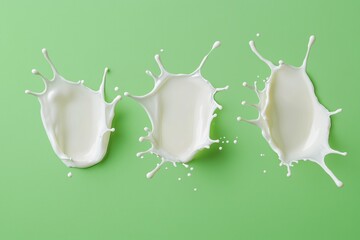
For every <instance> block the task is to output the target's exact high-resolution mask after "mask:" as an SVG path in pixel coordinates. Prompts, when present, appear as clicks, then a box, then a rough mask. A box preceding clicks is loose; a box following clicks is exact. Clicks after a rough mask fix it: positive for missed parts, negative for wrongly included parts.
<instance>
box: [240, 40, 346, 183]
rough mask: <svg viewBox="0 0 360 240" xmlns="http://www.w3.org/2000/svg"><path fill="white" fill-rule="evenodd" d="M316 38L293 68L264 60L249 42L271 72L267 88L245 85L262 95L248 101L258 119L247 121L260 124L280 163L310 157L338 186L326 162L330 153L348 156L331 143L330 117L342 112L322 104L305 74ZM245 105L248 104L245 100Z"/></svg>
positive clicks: (337, 181) (288, 163) (338, 181)
mask: <svg viewBox="0 0 360 240" xmlns="http://www.w3.org/2000/svg"><path fill="white" fill-rule="evenodd" d="M314 40H315V37H314V36H311V37H310V40H309V43H308V49H307V52H306V56H305V59H304V61H303V64H302V65H301V66H300V67H294V66H291V65H287V64H284V62H283V61H279V66H276V65H274V64H273V63H272V62H271V61H269V60H267V59H265V58H264V57H263V56H261V55H260V53H259V52H258V51H257V49H256V48H255V44H254V41H250V47H251V50H252V51H253V52H254V53H255V54H256V55H257V56H258V58H259V59H260V60H261V61H263V62H264V63H265V64H267V65H268V66H269V68H270V69H271V75H270V77H269V79H268V80H267V81H265V88H264V89H263V90H259V89H258V88H257V86H256V82H255V84H254V86H249V85H248V84H247V83H246V82H244V83H243V86H244V87H248V88H250V89H252V90H253V91H254V92H255V93H256V94H257V96H258V98H259V103H258V104H249V105H250V106H253V107H255V108H256V109H257V110H258V111H259V115H258V118H257V119H255V120H244V119H242V118H241V117H238V121H246V122H248V123H251V124H254V125H256V126H258V127H259V128H260V129H261V130H262V135H263V136H264V138H265V139H266V141H267V142H268V143H269V145H270V147H271V148H272V149H273V150H274V151H275V152H276V153H277V154H278V156H279V159H280V161H281V163H280V166H281V165H285V166H286V167H287V169H288V174H287V175H288V176H290V175H291V172H290V167H291V166H293V162H295V163H297V162H298V161H299V160H310V161H312V162H315V163H317V164H319V165H320V166H321V167H322V168H323V169H324V170H325V172H326V173H327V174H328V175H329V176H330V177H331V178H332V179H333V180H334V182H335V183H336V185H337V186H338V187H341V186H342V185H343V184H342V182H341V181H340V180H339V179H337V178H336V176H335V175H334V174H333V173H332V171H331V170H330V169H329V168H328V167H327V166H326V164H325V160H324V159H325V156H326V155H328V154H331V153H336V154H340V155H346V152H339V151H336V150H334V149H332V148H331V147H330V146H329V142H328V139H329V133H330V125H331V123H330V116H331V115H334V114H336V113H339V112H341V109H338V110H336V111H334V112H329V111H328V110H327V109H326V108H325V107H324V106H323V105H322V104H320V103H319V101H318V99H317V97H316V95H315V92H314V87H313V84H312V82H311V80H310V78H309V76H308V75H307V73H306V64H307V59H308V56H309V52H310V48H311V46H312V44H313V43H314ZM244 104H246V103H244Z"/></svg>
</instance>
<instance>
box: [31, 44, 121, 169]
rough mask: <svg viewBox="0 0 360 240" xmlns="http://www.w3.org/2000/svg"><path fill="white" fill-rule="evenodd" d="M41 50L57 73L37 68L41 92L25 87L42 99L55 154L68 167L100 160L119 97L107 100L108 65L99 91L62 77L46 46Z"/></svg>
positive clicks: (42, 112)
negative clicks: (48, 74)
mask: <svg viewBox="0 0 360 240" xmlns="http://www.w3.org/2000/svg"><path fill="white" fill-rule="evenodd" d="M42 53H43V55H44V57H45V59H46V60H47V62H48V63H49V65H50V67H51V69H52V72H53V74H54V76H53V78H52V79H51V80H49V79H47V78H45V77H44V76H43V75H42V74H41V73H40V72H39V71H37V70H36V69H33V70H32V73H33V74H35V75H39V76H40V77H41V78H42V80H43V82H44V84H45V89H44V91H43V92H41V93H34V92H32V91H29V90H26V91H25V93H27V94H31V95H34V96H36V97H37V98H38V100H39V101H40V106H41V119H42V122H43V125H44V128H45V131H46V133H47V135H48V137H49V140H50V143H51V145H52V147H53V149H54V151H55V153H56V155H57V156H58V157H59V158H60V159H61V160H62V161H63V163H64V164H65V165H66V166H68V167H78V168H86V167H90V166H92V165H95V164H96V163H98V162H100V161H101V160H102V159H103V157H104V156H105V154H106V150H107V146H108V142H109V138H110V132H113V131H114V130H115V129H114V128H111V123H112V120H113V117H114V108H115V106H116V104H117V102H118V101H119V100H120V98H121V97H120V96H117V97H116V98H115V99H114V100H113V101H112V102H111V103H107V102H106V101H105V96H104V91H105V90H104V88H105V79H106V74H107V72H108V68H105V71H104V75H103V79H102V83H101V85H100V89H99V90H98V91H94V90H92V89H90V88H88V87H86V86H84V85H83V83H84V81H83V80H82V81H79V82H76V83H75V82H70V81H68V80H66V79H65V78H63V77H62V76H61V75H60V74H59V73H58V71H57V70H56V68H55V67H54V65H53V63H52V62H51V60H50V58H49V56H48V53H47V51H46V49H43V50H42Z"/></svg>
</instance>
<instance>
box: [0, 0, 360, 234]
mask: <svg viewBox="0 0 360 240" xmlns="http://www.w3.org/2000/svg"><path fill="white" fill-rule="evenodd" d="M94 2H95V1H56V2H55V1H53V2H51V1H38V0H36V1H35V0H34V1H22V2H19V1H1V3H0V31H1V32H0V69H1V71H0V78H1V80H0V89H1V95H0V109H1V119H0V122H1V124H0V128H1V129H0V130H1V131H0V132H1V140H0V149H1V150H0V151H1V161H0V170H1V172H0V189H1V196H0V239H7V240H8V239H175V240H177V239H359V237H360V228H359V227H358V224H359V221H360V219H359V214H360V205H359V204H360V203H359V200H360V186H359V183H360V177H359V169H360V161H359V158H360V154H359V146H358V145H359V138H358V137H359V136H360V132H359V130H360V127H359V119H360V112H359V103H360V101H359V98H360V96H359V94H358V91H359V90H358V89H359V87H360V83H359V80H358V78H359V71H358V69H359V67H358V64H359V53H360V51H359V50H360V45H359V44H358V43H359V42H360V34H359V26H358V24H359V20H360V18H359V13H358V11H359V9H360V4H359V2H357V1H355V0H354V1H339V2H331V1H330V2H325V1H229V0H223V1H194V0H182V1H145V0H143V1H130V0H129V1H115V0H114V1H96V3H94ZM256 33H260V34H261V36H260V37H258V38H257V37H256ZM311 34H315V35H316V38H317V39H316V43H315V45H314V47H313V49H312V51H311V54H310V59H309V67H308V72H309V74H310V76H311V78H312V80H313V82H314V85H315V87H316V93H317V95H318V97H319V99H320V101H321V102H322V103H323V104H324V105H325V106H326V107H327V108H328V109H330V110H335V109H336V108H339V107H342V108H343V109H344V111H343V113H341V114H338V115H336V116H334V117H333V118H332V123H333V127H332V132H331V139H330V143H331V146H332V147H334V148H335V149H339V150H342V151H347V152H348V153H349V154H348V156H347V157H342V156H339V155H331V156H328V157H327V158H326V160H327V163H328V165H329V167H330V168H331V169H332V170H333V171H334V173H335V174H336V175H337V176H338V177H339V178H340V179H341V180H342V181H343V182H344V184H345V186H344V187H343V188H342V189H339V188H337V187H336V186H335V184H334V183H333V181H332V180H331V179H330V177H328V176H327V175H326V174H325V172H324V171H323V170H322V169H321V168H320V167H319V166H317V165H315V164H312V163H310V162H301V163H299V164H298V165H296V166H295V167H294V168H293V169H292V174H293V175H292V176H291V177H290V178H287V177H286V169H285V168H284V167H279V161H278V159H277V156H276V154H275V153H274V152H273V151H272V150H271V149H270V148H269V147H268V145H267V143H266V141H265V140H264V139H263V138H262V136H261V133H260V130H259V129H257V128H255V127H254V126H251V125H247V124H245V123H238V122H236V121H235V118H236V116H238V115H242V116H244V117H247V118H251V117H254V116H256V112H255V111H254V110H253V109H249V108H245V107H242V106H241V104H240V102H241V101H242V100H244V99H246V100H248V101H249V102H252V101H255V100H256V97H255V95H254V94H253V93H252V92H251V91H249V90H247V89H244V88H243V87H242V86H241V83H242V82H243V81H248V82H252V81H254V80H256V79H257V78H256V76H257V75H260V77H261V79H263V78H265V77H266V75H267V74H269V69H268V68H267V66H266V65H265V64H263V63H262V62H261V61H259V60H258V58H257V57H256V56H255V55H254V54H253V53H252V52H251V51H250V48H249V46H248V41H249V40H250V39H254V40H255V41H256V44H257V47H258V49H259V51H260V52H261V53H262V54H263V55H264V56H266V57H267V58H269V59H271V60H272V61H274V62H277V61H278V60H279V59H283V60H284V61H285V62H286V63H290V64H294V65H297V66H298V65H300V64H301V62H302V60H303V57H304V55H305V51H306V46H307V43H308V37H309V35H311ZM215 40H221V41H222V46H221V47H220V48H219V49H216V50H215V51H214V52H213V54H212V55H211V56H210V58H209V61H208V62H207V63H206V66H205V67H204V70H203V74H204V76H205V77H206V78H207V79H208V80H209V81H211V83H212V84H213V85H214V86H215V87H223V86H225V85H230V89H229V90H228V91H227V92H222V93H219V94H218V95H217V96H216V100H217V101H218V102H219V103H220V104H222V105H223V106H224V109H223V111H220V112H218V115H219V116H218V118H216V119H215V120H214V122H213V124H212V128H211V136H212V138H218V137H222V136H226V138H227V139H230V140H233V139H234V138H235V137H236V136H238V144H236V145H235V144H233V143H229V144H224V146H223V148H224V149H223V150H222V151H218V145H216V144H214V145H213V146H212V148H211V149H210V150H203V151H202V152H201V153H199V154H198V155H197V157H196V159H195V160H194V161H193V162H191V166H193V167H194V168H195V169H194V171H193V176H191V177H187V176H186V174H187V172H188V170H186V169H185V168H183V167H177V168H173V167H171V166H170V165H169V169H168V170H164V169H163V170H161V171H160V172H159V173H158V174H157V175H156V176H155V177H154V178H153V179H152V180H150V181H149V180H147V179H146V178H145V174H146V172H147V171H149V170H150V169H152V168H153V167H154V165H155V163H156V162H157V161H158V160H157V159H156V158H155V157H153V156H148V157H145V159H138V158H136V157H135V154H136V152H137V151H140V150H145V149H147V148H148V146H149V144H148V143H139V142H138V138H139V137H140V136H141V135H143V134H144V131H143V128H144V126H149V120H148V118H147V116H146V114H145V112H144V111H143V109H142V108H141V107H140V106H139V105H138V104H137V103H135V102H134V101H132V100H131V99H128V98H123V100H122V101H120V103H119V105H118V107H117V109H116V118H115V120H114V122H113V126H114V127H115V128H116V129H117V131H116V132H115V133H114V134H112V137H111V139H110V140H111V142H110V145H109V150H108V155H107V157H106V158H105V159H104V161H103V162H101V163H100V164H98V165H96V166H94V167H91V168H89V169H72V170H71V171H72V172H73V175H74V176H73V177H72V178H68V177H67V176H66V175H67V173H68V171H69V169H67V168H66V167H65V165H64V164H63V163H62V162H61V161H60V160H59V159H58V158H57V157H56V155H55V154H54V153H53V150H52V148H51V146H50V143H49V141H48V138H47V136H46V134H45V131H44V129H43V126H42V122H41V119H40V114H39V109H40V107H39V103H38V101H37V100H36V99H35V98H34V97H32V96H28V95H25V94H24V90H25V89H31V90H35V91H36V90H39V91H40V90H41V89H43V85H42V82H41V81H40V80H38V78H37V77H36V76H32V74H31V71H30V70H31V69H32V68H34V67H35V68H37V69H38V70H39V71H41V72H42V73H44V74H45V75H46V76H51V72H50V68H49V66H48V65H47V63H46V62H45V60H44V59H43V57H42V54H41V48H43V47H46V48H47V49H48V51H49V54H50V56H51V57H52V59H53V61H54V63H55V65H56V66H57V68H58V70H59V71H60V73H61V74H62V75H63V76H65V77H66V78H68V79H70V80H74V81H77V80H80V79H85V84H86V85H87V86H89V87H91V88H94V89H97V88H98V86H99V84H100V81H101V76H102V72H103V68H104V67H105V66H108V67H110V69H111V72H110V73H109V76H108V84H107V99H108V100H111V99H113V98H114V96H115V95H116V93H115V92H114V90H113V89H114V87H115V86H119V88H120V92H121V94H122V93H123V92H124V91H129V92H131V93H133V94H139V95H140V94H144V93H146V92H148V91H149V90H150V89H151V88H152V86H153V81H152V79H151V78H149V77H148V76H146V74H145V70H146V69H150V70H152V71H153V72H155V73H157V72H158V68H157V66H156V63H155V61H154V59H153V56H154V54H155V53H158V52H159V50H160V49H161V48H163V49H164V52H163V54H162V58H163V62H164V65H165V66H166V68H167V69H168V70H169V71H171V72H174V73H189V72H192V71H193V70H194V69H195V68H196V67H197V66H198V64H199V62H200V60H201V59H202V57H203V56H204V55H205V53H207V51H208V50H209V49H210V47H211V45H212V44H213V42H214V41H215ZM260 153H264V154H265V157H260ZM263 170H267V173H266V174H264V173H263ZM178 177H181V178H182V179H183V180H182V181H178V180H177V179H178ZM194 187H196V188H197V189H198V191H197V192H194V191H193V188H194Z"/></svg>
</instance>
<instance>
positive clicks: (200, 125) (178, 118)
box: [125, 42, 228, 178]
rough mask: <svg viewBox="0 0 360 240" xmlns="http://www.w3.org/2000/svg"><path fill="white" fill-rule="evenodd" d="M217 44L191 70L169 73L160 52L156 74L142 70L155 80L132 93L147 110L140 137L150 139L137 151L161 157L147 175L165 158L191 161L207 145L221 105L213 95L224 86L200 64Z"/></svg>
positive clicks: (153, 172) (175, 160)
mask: <svg viewBox="0 0 360 240" xmlns="http://www.w3.org/2000/svg"><path fill="white" fill-rule="evenodd" d="M219 46H220V42H215V43H214V45H213V47H212V48H211V50H210V52H209V53H208V54H207V55H206V56H205V57H204V58H203V60H202V61H201V63H200V65H199V67H198V68H197V69H196V70H195V71H194V72H193V73H191V74H172V73H169V72H167V71H166V70H165V68H164V66H163V64H162V63H161V60H160V56H159V55H156V56H155V60H156V62H157V64H158V66H159V68H160V71H161V72H160V75H159V76H155V75H154V74H153V73H152V72H150V71H146V73H147V74H148V75H149V76H151V77H152V78H153V79H154V81H155V86H154V88H153V89H152V90H151V92H149V93H148V94H146V95H144V96H132V95H130V94H129V93H125V95H126V96H129V97H131V98H133V99H134V100H136V101H137V102H138V103H139V104H141V105H142V106H143V107H144V109H145V111H146V112H147V114H148V116H149V118H150V121H151V124H152V131H150V130H149V129H146V131H147V132H148V135H147V136H145V137H141V138H140V139H139V140H140V141H144V140H147V141H150V142H151V145H152V146H151V148H150V149H148V150H147V151H145V152H140V153H138V154H137V156H138V157H140V156H142V155H143V154H145V153H153V154H156V155H158V156H160V158H161V162H160V163H159V164H157V166H156V167H155V169H154V170H152V171H150V172H149V173H148V174H147V175H146V176H147V177H148V178H151V177H152V176H153V175H154V174H155V173H156V172H157V171H158V170H159V169H160V167H161V166H162V165H163V164H164V163H165V162H167V161H168V162H172V163H173V164H176V163H177V162H180V163H186V162H189V161H191V159H192V158H193V156H194V155H195V153H196V152H198V151H199V150H201V149H203V148H209V147H210V145H211V144H212V143H214V142H219V140H212V139H210V137H209V133H210V124H211V121H212V119H213V118H214V117H216V114H214V111H215V110H216V109H221V108H222V107H221V106H220V105H219V104H218V103H216V101H215V100H214V95H215V94H216V93H217V92H219V91H222V90H226V89H228V87H224V88H214V87H213V86H212V85H211V83H210V82H208V81H207V80H206V79H205V78H204V77H203V76H202V74H201V68H202V67H203V65H204V63H205V62H206V60H207V58H208V56H209V54H210V53H211V52H212V50H213V49H215V48H217V47H219Z"/></svg>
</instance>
